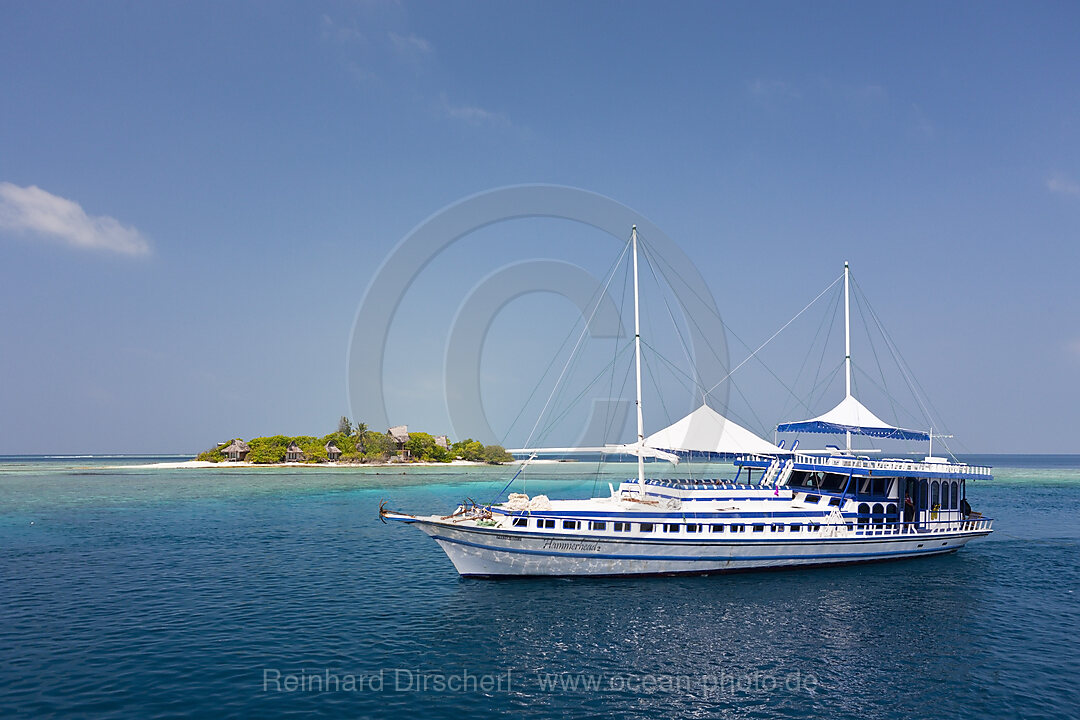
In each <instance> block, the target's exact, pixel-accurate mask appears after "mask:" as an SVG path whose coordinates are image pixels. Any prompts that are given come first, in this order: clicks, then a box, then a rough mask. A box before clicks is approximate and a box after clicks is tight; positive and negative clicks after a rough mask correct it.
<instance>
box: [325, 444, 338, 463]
mask: <svg viewBox="0 0 1080 720" xmlns="http://www.w3.org/2000/svg"><path fill="white" fill-rule="evenodd" d="M323 447H325V448H326V459H327V460H329V461H330V462H337V461H338V458H340V457H341V450H340V449H339V448H338V446H337V445H335V444H334V441H333V440H327V441H326V445H324V446H323Z"/></svg>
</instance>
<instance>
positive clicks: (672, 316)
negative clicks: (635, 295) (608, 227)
mask: <svg viewBox="0 0 1080 720" xmlns="http://www.w3.org/2000/svg"><path fill="white" fill-rule="evenodd" d="M640 240H641V236H640V235H638V241H639V242H640ZM641 247H642V248H643V249H644V251H645V259H646V260H647V263H646V264H647V265H648V267H649V273H650V274H651V275H652V278H653V281H654V282H655V283H656V286H657V287H658V288H660V297H661V298H663V300H664V307H665V308H667V314H668V318H670V319H671V325H672V327H673V328H675V334H676V336H678V338H679V344H680V345H681V346H682V351H683V356H684V357H685V358H686V362H687V365H688V367H693V366H694V359H693V357H692V355H691V353H690V346H689V344H688V343H687V342H686V339H685V338H684V337H683V333H682V328H681V327H680V326H679V323H678V322H676V321H675V314H674V313H673V312H672V311H671V304H670V303H669V302H668V297H667V293H665V292H664V291H663V285H661V283H660V279H659V278H658V277H657V276H656V266H655V263H654V262H653V261H652V257H653V253H652V247H651V246H650V245H648V244H647V243H646V244H643V245H641ZM664 284H666V285H667V286H668V289H669V290H670V289H671V283H667V282H665V283H664ZM694 384H695V385H700V383H694ZM702 400H704V397H702Z"/></svg>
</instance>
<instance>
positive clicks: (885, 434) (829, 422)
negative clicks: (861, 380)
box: [776, 395, 930, 440]
mask: <svg viewBox="0 0 1080 720" xmlns="http://www.w3.org/2000/svg"><path fill="white" fill-rule="evenodd" d="M776 430H777V432H806V433H823V434H836V435H844V434H846V433H851V434H852V435H868V436H870V437H877V438H891V439H894V440H929V439H930V434H929V433H927V432H923V431H922V430H905V429H904V428H898V427H894V426H892V425H889V424H888V423H886V422H884V421H882V420H881V419H880V418H879V417H878V416H877V415H874V413H872V412H870V410H869V409H867V407H866V406H865V405H863V404H862V403H861V402H859V401H858V400H856V399H855V396H854V395H848V396H847V397H845V398H844V399H843V400H842V401H841V402H840V404H839V405H837V406H836V407H834V408H833V409H832V410H830V411H829V412H827V413H825V414H824V415H819V416H818V417H816V418H813V419H811V420H802V421H800V422H790V423H782V424H780V425H777V426H776Z"/></svg>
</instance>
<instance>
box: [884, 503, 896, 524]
mask: <svg viewBox="0 0 1080 720" xmlns="http://www.w3.org/2000/svg"><path fill="white" fill-rule="evenodd" d="M885 515H886V516H887V518H888V521H889V522H896V504H895V503H889V504H888V505H886V506H885Z"/></svg>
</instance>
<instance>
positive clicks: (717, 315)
mask: <svg viewBox="0 0 1080 720" xmlns="http://www.w3.org/2000/svg"><path fill="white" fill-rule="evenodd" d="M657 259H658V260H659V261H660V262H659V264H658V267H659V268H660V272H661V274H662V275H663V276H664V277H665V278H666V279H667V281H668V284H669V285H671V287H672V289H674V283H672V280H671V276H669V275H668V273H667V272H665V271H664V266H667V268H668V269H670V270H671V271H672V273H674V275H675V279H677V280H678V281H679V282H680V283H682V285H683V287H685V288H686V289H687V290H689V291H690V294H692V295H693V296H694V297H695V298H697V299H698V301H699V302H700V303H701V305H702V307H704V308H705V309H706V310H707V311H708V312H709V313H710V314H711V315H713V316H714V317H715V318H716V319H717V320H719V321H720V325H721V326H722V327H723V328H724V330H725V331H726V332H727V333H728V334H729V335H731V336H732V337H733V338H734V339H735V340H737V341H739V343H740V344H742V346H743V347H745V348H746V349H747V350H749V349H750V343H748V342H746V341H745V340H743V339H742V338H741V337H739V335H738V334H737V333H736V332H735V331H734V330H733V329H732V328H731V327H730V326H729V325H728V324H727V323H725V322H724V319H723V318H722V317H720V312H719V311H718V310H715V309H713V308H712V307H710V305H709V303H708V302H706V301H705V299H704V298H703V297H701V294H700V293H698V292H697V290H695V289H694V288H693V287H692V286H691V285H690V284H689V283H687V282H686V280H685V279H683V277H682V275H681V274H680V273H679V272H678V271H677V270H676V269H675V268H674V267H672V265H671V263H669V262H668V261H667V260H666V259H665V258H664V257H663V256H657ZM841 279H843V275H841V276H840V277H839V278H837V279H836V280H834V281H833V282H832V283H831V284H830V285H829V286H828V287H826V288H825V290H823V291H822V293H821V294H822V295H823V294H825V293H826V292H828V290H829V287H832V285H835V284H836V283H837V282H839V281H840V280H841ZM819 297H820V296H819ZM710 299H711V296H710ZM713 302H714V303H715V300H714V301H713ZM811 304H812V303H811ZM804 309H805V308H804ZM687 317H690V316H689V314H688V315H687ZM796 317H797V316H796ZM792 319H793V320H794V318H792ZM695 325H697V323H695ZM698 327H699V329H700V326H698ZM703 337H705V336H704V334H703ZM706 343H708V340H707V338H706ZM710 349H711V346H710ZM713 354H714V355H716V352H715V351H714V352H713ZM717 359H719V357H718V358H717ZM762 364H763V365H764V363H762ZM766 369H768V366H766ZM770 372H771V371H770ZM773 377H776V376H775V374H774V375H773ZM777 380H779V378H777ZM720 382H723V380H721V381H720ZM785 387H787V386H786V385H785ZM789 390H790V389H789ZM709 392H711V390H710V391H709Z"/></svg>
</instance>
